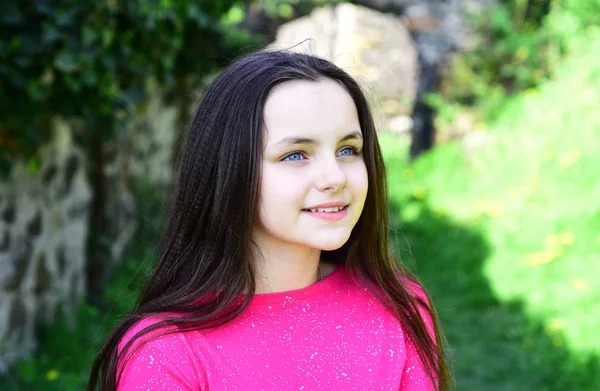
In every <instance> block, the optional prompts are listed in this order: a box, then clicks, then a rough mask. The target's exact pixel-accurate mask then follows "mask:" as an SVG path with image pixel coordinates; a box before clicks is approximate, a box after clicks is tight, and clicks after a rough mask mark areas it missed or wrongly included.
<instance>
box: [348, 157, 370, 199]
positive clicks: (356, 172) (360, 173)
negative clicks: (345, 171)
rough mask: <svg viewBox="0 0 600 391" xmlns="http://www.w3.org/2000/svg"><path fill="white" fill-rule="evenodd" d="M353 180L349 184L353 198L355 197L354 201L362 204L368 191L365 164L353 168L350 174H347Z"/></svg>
mask: <svg viewBox="0 0 600 391" xmlns="http://www.w3.org/2000/svg"><path fill="white" fill-rule="evenodd" d="M349 175H350V177H351V178H353V180H352V181H351V182H350V183H351V186H352V193H353V196H354V197H356V199H355V201H360V202H361V203H363V202H364V200H365V198H366V197H367V191H368V190H369V176H368V174H367V167H366V166H365V164H364V163H363V164H360V165H357V166H356V167H353V170H352V172H351V173H350V174H349Z"/></svg>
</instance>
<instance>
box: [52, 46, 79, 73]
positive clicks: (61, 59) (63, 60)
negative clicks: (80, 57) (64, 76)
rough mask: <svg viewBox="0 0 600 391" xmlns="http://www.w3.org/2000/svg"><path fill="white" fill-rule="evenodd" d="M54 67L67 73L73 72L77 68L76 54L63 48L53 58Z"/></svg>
mask: <svg viewBox="0 0 600 391" xmlns="http://www.w3.org/2000/svg"><path fill="white" fill-rule="evenodd" d="M54 67H55V68H56V69H58V70H59V71H63V72H67V73H71V72H75V71H76V70H77V69H78V68H79V63H78V61H77V56H76V55H75V53H73V52H72V51H70V50H68V49H64V50H62V51H60V52H59V53H58V55H57V56H56V58H55V59H54Z"/></svg>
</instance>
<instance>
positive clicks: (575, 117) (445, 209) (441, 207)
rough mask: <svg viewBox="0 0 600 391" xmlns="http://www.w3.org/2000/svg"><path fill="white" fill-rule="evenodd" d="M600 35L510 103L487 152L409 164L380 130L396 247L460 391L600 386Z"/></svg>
mask: <svg viewBox="0 0 600 391" xmlns="http://www.w3.org/2000/svg"><path fill="white" fill-rule="evenodd" d="M599 36H600V35H599V34H598V33H597V32H596V31H595V30H591V31H590V39H588V40H587V43H586V44H585V45H582V46H581V47H580V48H579V51H578V53H576V54H574V55H573V56H571V58H569V59H568V60H566V61H565V62H564V64H562V66H561V67H560V69H559V70H558V71H557V73H556V76H555V77H554V80H550V81H547V82H546V83H544V84H543V85H542V86H541V87H540V88H539V89H538V90H536V91H528V92H526V93H524V94H523V95H522V96H519V97H517V98H515V99H513V101H512V102H510V104H508V105H506V106H505V107H504V111H503V112H502V113H500V115H499V117H498V120H497V121H496V122H494V123H491V124H488V130H487V132H486V133H487V136H488V137H489V140H491V141H490V143H489V144H488V145H486V146H484V147H481V148H478V149H472V150H467V149H465V147H463V146H461V145H460V144H459V143H453V144H447V145H444V146H440V147H438V148H436V149H435V150H434V151H433V152H431V153H429V154H427V155H426V156H423V157H422V158H420V159H418V160H417V161H416V162H415V163H414V164H412V165H409V164H408V163H407V162H406V159H405V156H406V155H407V145H405V144H406V142H404V141H402V140H398V139H397V138H395V137H394V136H391V135H387V134H384V135H382V138H383V140H382V141H383V142H382V145H383V149H384V155H385V157H386V162H387V164H388V171H389V182H390V192H391V199H392V202H393V208H394V212H393V213H394V216H393V217H394V219H393V220H394V228H395V230H394V238H395V239H396V240H395V243H396V247H397V249H398V253H399V255H400V257H401V258H402V259H403V260H404V261H405V262H407V263H408V265H409V266H412V267H413V268H414V269H415V271H416V273H417V275H418V276H419V277H420V278H421V279H422V280H423V282H424V284H425V286H426V287H427V288H428V290H429V291H430V293H431V295H432V297H433V300H434V302H435V304H436V306H437V309H438V312H439V316H440V318H441V321H442V324H443V327H444V330H445V333H446V335H447V337H448V340H449V344H450V347H451V354H452V356H453V360H454V366H455V372H456V376H457V382H458V385H459V389H460V390H503V391H505V390H553V391H554V390H589V391H592V390H600V360H599V358H600V337H599V335H600V284H599V283H598V281H599V280H600V277H599V276H600V251H599V250H600V114H599V113H600V110H599V109H598V107H600V61H598V59H597V53H600V39H598V37H599ZM594 38H595V39H594ZM409 245H410V246H409Z"/></svg>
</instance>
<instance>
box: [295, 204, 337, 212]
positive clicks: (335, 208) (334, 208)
mask: <svg viewBox="0 0 600 391" xmlns="http://www.w3.org/2000/svg"><path fill="white" fill-rule="evenodd" d="M346 209H348V205H345V206H334V207H330V208H308V209H302V211H304V212H312V213H316V212H321V213H337V212H341V211H343V210H346Z"/></svg>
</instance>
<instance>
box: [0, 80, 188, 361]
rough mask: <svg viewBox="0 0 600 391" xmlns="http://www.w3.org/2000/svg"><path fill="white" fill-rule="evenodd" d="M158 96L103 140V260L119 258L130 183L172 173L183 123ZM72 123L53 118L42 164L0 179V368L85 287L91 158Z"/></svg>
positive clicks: (163, 180)
mask: <svg viewBox="0 0 600 391" xmlns="http://www.w3.org/2000/svg"><path fill="white" fill-rule="evenodd" d="M163 102H164V100H163V98H162V95H161V94H160V93H159V92H158V91H157V92H156V93H155V94H153V95H152V97H151V98H150V99H149V100H148V101H147V102H145V103H144V105H143V107H142V108H140V110H139V112H138V113H137V115H135V116H134V117H133V118H132V120H131V122H130V124H129V126H128V128H127V131H126V132H123V133H121V134H120V135H119V136H118V137H117V138H116V139H115V140H114V142H112V143H111V144H110V145H108V146H107V154H108V155H109V156H110V161H109V163H108V164H106V166H105V167H104V174H105V176H106V178H107V198H108V199H107V205H106V221H107V224H106V229H105V230H104V232H102V233H101V234H102V235H103V238H102V239H103V242H105V243H106V246H107V248H106V249H105V250H106V251H103V252H104V253H106V254H108V256H107V259H106V261H107V267H111V266H114V265H115V264H117V263H118V262H119V261H120V260H121V258H122V253H123V251H124V249H125V247H126V246H127V244H128V243H129V241H130V240H131V238H132V235H133V233H134V232H135V212H136V206H135V199H134V197H133V195H132V192H131V182H132V181H133V180H135V179H136V178H144V180H146V181H149V182H150V183H152V184H155V185H165V184H168V183H169V182H170V180H171V166H172V165H171V160H172V159H171V155H172V150H173V142H174V141H175V140H176V138H177V134H178V132H179V131H180V130H181V127H182V125H181V124H179V123H178V119H179V110H178V109H177V108H176V107H174V106H167V105H165V104H164V103H163ZM78 126H80V125H79V124H78V123H77V122H72V123H67V122H65V121H62V120H60V119H56V120H55V121H54V122H53V126H52V133H53V137H52V140H51V141H50V142H49V143H48V144H47V145H45V146H43V147H42V148H41V150H40V155H39V158H40V162H41V166H40V167H39V168H38V169H35V168H33V169H32V168H28V166H27V165H26V164H25V163H23V162H21V163H17V164H15V166H14V167H13V170H12V173H11V176H10V178H8V179H7V180H6V181H4V182H0V373H2V372H5V371H6V370H7V369H8V368H9V366H10V365H11V364H13V363H14V362H16V361H17V360H18V359H20V358H23V357H27V356H28V355H29V354H31V353H32V352H34V350H35V348H36V346H37V341H36V329H37V327H38V326H39V325H40V324H41V323H42V322H43V321H52V319H53V318H54V317H55V316H56V314H57V313H58V312H59V311H60V312H62V313H64V314H66V315H67V316H70V315H72V313H73V310H74V309H75V308H76V307H77V305H78V304H79V303H80V301H81V299H82V297H83V295H84V294H85V293H86V288H87V287H86V280H87V278H86V255H85V246H86V242H87V237H88V234H89V232H88V229H89V228H88V227H89V221H90V209H91V200H92V189H91V186H90V182H89V178H88V175H87V169H88V166H89V164H90V162H88V160H87V157H86V156H85V153H84V151H83V150H82V149H81V148H79V147H78V146H76V145H74V143H73V139H72V134H73V131H77V127H78ZM79 131H84V130H82V129H80V130H79ZM94 234H98V233H96V232H95V233H94ZM98 278H100V276H98Z"/></svg>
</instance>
